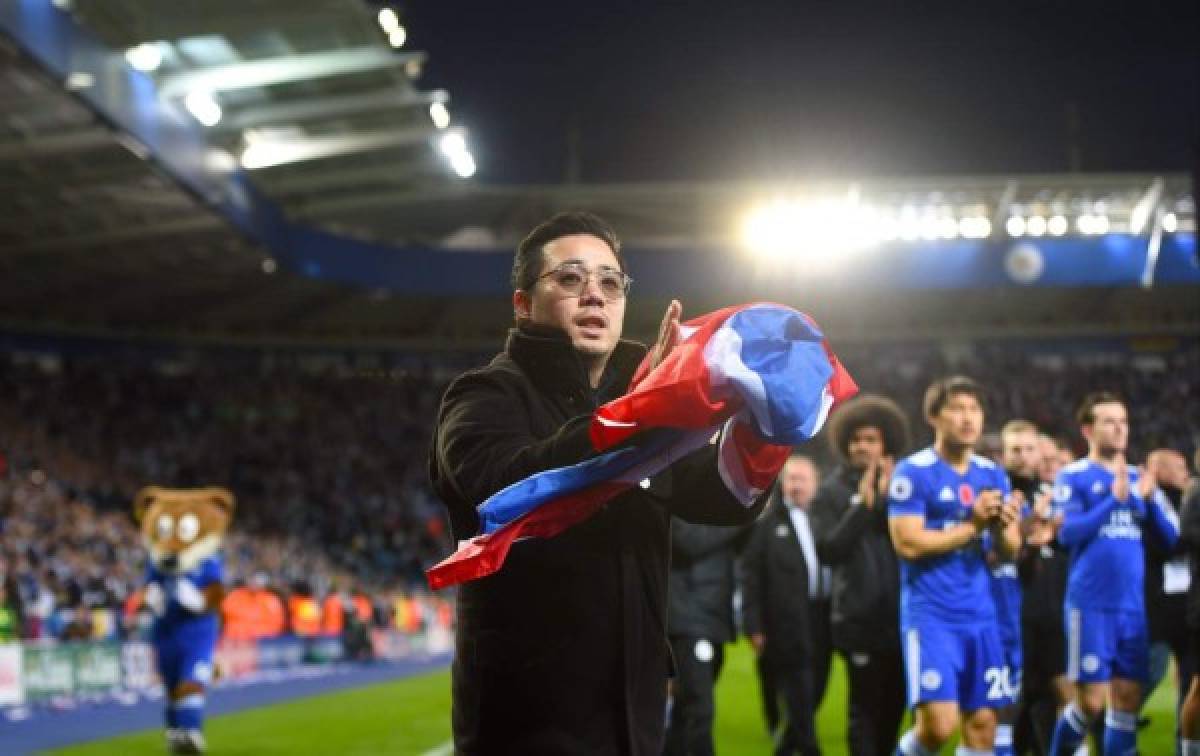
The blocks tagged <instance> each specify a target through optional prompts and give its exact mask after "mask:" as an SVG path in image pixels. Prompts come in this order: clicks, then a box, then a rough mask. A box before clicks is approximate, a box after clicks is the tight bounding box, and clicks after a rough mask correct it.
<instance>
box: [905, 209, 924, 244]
mask: <svg viewBox="0 0 1200 756" xmlns="http://www.w3.org/2000/svg"><path fill="white" fill-rule="evenodd" d="M900 238H901V239H903V240H904V241H916V240H917V239H919V238H921V220H920V218H918V217H917V211H916V209H915V208H913V207H911V206H906V207H904V208H903V209H902V210H901V211H900Z"/></svg>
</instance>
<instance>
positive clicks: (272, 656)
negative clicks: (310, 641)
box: [255, 635, 306, 670]
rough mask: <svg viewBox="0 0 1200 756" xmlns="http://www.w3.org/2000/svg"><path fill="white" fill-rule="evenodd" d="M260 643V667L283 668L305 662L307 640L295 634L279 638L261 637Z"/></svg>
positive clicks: (258, 641)
mask: <svg viewBox="0 0 1200 756" xmlns="http://www.w3.org/2000/svg"><path fill="white" fill-rule="evenodd" d="M255 642H256V643H257V644H258V669H260V670H263V669H283V668H285V667H296V666H299V665H301V664H303V663H304V660H305V645H306V644H305V642H304V639H303V638H297V637H296V636H294V635H283V636H280V637H278V638H260V639H259V640H257V641H255Z"/></svg>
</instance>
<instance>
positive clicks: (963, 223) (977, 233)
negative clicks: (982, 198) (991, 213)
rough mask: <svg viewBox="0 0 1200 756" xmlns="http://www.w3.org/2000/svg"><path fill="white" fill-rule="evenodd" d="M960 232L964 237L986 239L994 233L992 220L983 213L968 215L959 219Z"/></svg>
mask: <svg viewBox="0 0 1200 756" xmlns="http://www.w3.org/2000/svg"><path fill="white" fill-rule="evenodd" d="M958 233H959V234H960V235H961V236H962V237H963V238H964V239H986V238H988V237H989V236H991V235H992V222H991V221H990V220H988V219H987V218H986V217H984V216H982V215H968V216H967V217H965V218H962V219H961V220H959V222H958Z"/></svg>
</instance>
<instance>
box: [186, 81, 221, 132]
mask: <svg viewBox="0 0 1200 756" xmlns="http://www.w3.org/2000/svg"><path fill="white" fill-rule="evenodd" d="M183 104H184V106H185V107H186V108H187V109H188V112H189V113H191V114H192V117H194V118H195V119H196V120H197V121H199V122H200V123H202V124H204V125H205V126H210V127H211V126H216V125H217V124H218V123H220V122H221V106H220V105H219V104H218V103H217V98H215V97H213V94H212V92H206V91H204V90H202V89H198V90H195V91H192V92H188V95H187V97H185V98H183Z"/></svg>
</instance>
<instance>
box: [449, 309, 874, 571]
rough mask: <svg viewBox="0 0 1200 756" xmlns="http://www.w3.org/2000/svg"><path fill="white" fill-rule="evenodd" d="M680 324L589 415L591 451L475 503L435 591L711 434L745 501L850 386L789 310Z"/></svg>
mask: <svg viewBox="0 0 1200 756" xmlns="http://www.w3.org/2000/svg"><path fill="white" fill-rule="evenodd" d="M680 328H681V334H680V337H681V338H680V343H679V344H678V346H676V347H675V349H674V350H673V351H672V352H671V353H670V354H669V355H668V356H667V358H666V359H665V360H663V361H662V363H661V364H659V365H658V367H656V368H655V369H654V370H650V369H649V364H650V363H649V357H647V359H646V361H644V362H643V363H642V365H641V367H640V368H639V369H638V371H637V374H636V375H635V376H634V378H633V381H632V384H631V388H630V391H629V393H627V394H625V395H624V396H622V397H620V398H619V399H615V400H613V401H611V402H609V403H608V404H605V405H604V406H603V407H600V408H599V409H597V410H596V412H595V413H594V414H593V416H592V424H591V429H590V434H591V439H592V446H593V447H594V448H595V450H596V451H597V452H598V454H597V455H596V456H594V457H590V458H588V459H587V460H585V461H583V462H580V463H578V464H575V465H571V466H569V467H562V468H558V469H554V470H546V471H544V472H540V473H537V474H535V475H531V476H529V477H528V478H526V479H525V480H522V481H518V482H517V483H514V484H512V485H511V486H509V487H507V488H505V489H504V490H502V491H500V492H498V493H496V494H494V495H492V496H491V497H490V498H489V499H488V500H487V501H485V502H483V504H481V505H480V506H479V508H478V511H479V521H480V535H478V536H476V537H475V538H472V539H471V540H469V541H465V542H463V543H461V544H460V546H459V549H458V551H456V552H455V553H454V554H452V555H451V556H450V557H449V558H447V559H445V560H444V561H442V562H441V563H440V564H438V565H436V566H434V567H433V568H431V569H430V570H429V571H428V572H427V577H428V580H429V585H430V586H431V587H432V588H433V589H435V590H436V589H439V588H444V587H446V586H449V585H455V584H458V583H462V582H466V581H468V580H474V579H475V578H480V577H484V576H486V575H490V574H492V573H493V572H495V571H496V570H498V569H500V567H501V565H502V564H503V563H504V558H505V556H507V554H508V550H509V548H510V547H511V546H512V543H513V542H514V541H515V540H516V539H518V538H529V537H539V538H549V537H551V536H554V535H557V534H558V533H561V532H562V531H563V530H566V529H567V528H569V527H571V526H572V525H574V524H576V523H579V522H582V521H583V520H586V519H587V518H588V517H590V516H591V515H592V514H594V513H595V512H596V511H598V510H599V509H600V508H601V507H603V506H604V504H605V503H606V502H608V501H609V500H611V499H612V498H614V497H616V496H618V495H620V494H621V493H624V492H625V491H627V490H629V489H630V488H632V487H634V486H636V485H639V484H641V483H643V482H644V481H646V480H647V479H648V478H650V477H651V476H653V475H655V474H656V473H658V472H660V471H662V470H663V469H665V468H666V467H668V466H669V465H670V464H671V463H672V462H673V461H675V460H678V459H680V458H682V457H683V456H685V455H687V454H690V453H691V452H693V451H696V450H697V449H699V448H701V447H702V446H704V445H705V444H707V443H710V442H712V441H713V440H714V439H716V443H717V444H718V445H719V448H718V454H717V468H718V471H719V473H720V475H721V479H722V480H723V481H724V483H725V485H726V486H727V487H728V488H729V490H730V491H731V492H732V493H733V494H734V496H735V497H736V498H737V499H738V500H739V501H740V502H741V503H742V504H743V505H745V506H750V505H751V504H752V503H753V502H754V500H755V499H756V498H758V496H759V495H761V494H762V493H763V492H764V491H766V490H767V488H769V487H770V485H771V484H772V482H774V480H775V476H776V475H778V473H779V469H780V468H781V467H782V466H783V463H784V462H785V461H786V460H787V457H788V455H789V454H790V453H791V447H792V446H793V445H795V444H799V443H802V442H804V441H807V440H808V439H810V438H812V437H813V436H814V435H816V434H817V432H818V431H820V430H821V426H822V425H823V424H824V422H825V418H826V417H827V416H828V414H829V411H830V409H832V408H833V406H834V404H836V403H837V402H839V401H842V400H845V399H848V398H849V397H851V396H853V395H854V394H855V393H857V392H858V387H857V386H855V384H854V380H853V379H852V378H851V377H850V374H849V373H847V372H846V371H845V369H844V368H843V367H842V366H841V363H839V362H838V359H837V357H836V356H835V355H834V353H833V351H832V350H831V349H830V348H829V345H828V343H827V342H826V341H825V337H824V336H823V335H822V333H821V330H820V329H819V328H818V327H817V324H816V323H815V322H813V320H812V319H811V318H809V317H808V316H807V315H805V314H804V313H801V312H798V311H796V310H794V309H792V308H790V307H785V306H783V305H778V304H751V305H742V306H737V307H727V308H725V309H723V310H718V311H716V312H713V313H710V314H708V315H704V316H702V317H699V318H696V319H694V320H689V321H688V322H686V323H684V324H682V325H681V326H680ZM635 436H636V439H635V438H634V437H635ZM627 441H628V442H630V443H628V444H626V443H625V442H627Z"/></svg>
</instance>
